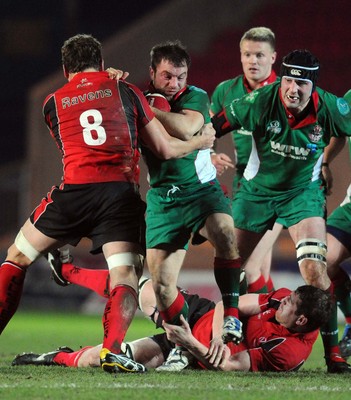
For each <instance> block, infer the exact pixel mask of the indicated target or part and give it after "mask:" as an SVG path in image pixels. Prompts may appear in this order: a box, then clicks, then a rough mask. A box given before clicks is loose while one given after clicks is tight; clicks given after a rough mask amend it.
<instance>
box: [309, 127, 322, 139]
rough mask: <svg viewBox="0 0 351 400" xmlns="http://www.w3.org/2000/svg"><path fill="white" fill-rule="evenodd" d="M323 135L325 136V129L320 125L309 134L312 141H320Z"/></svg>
mask: <svg viewBox="0 0 351 400" xmlns="http://www.w3.org/2000/svg"><path fill="white" fill-rule="evenodd" d="M322 136H323V129H322V127H321V126H320V125H316V126H314V127H313V132H311V133H309V134H308V137H309V139H310V141H311V142H313V143H316V142H319V141H320V140H321V138H322Z"/></svg>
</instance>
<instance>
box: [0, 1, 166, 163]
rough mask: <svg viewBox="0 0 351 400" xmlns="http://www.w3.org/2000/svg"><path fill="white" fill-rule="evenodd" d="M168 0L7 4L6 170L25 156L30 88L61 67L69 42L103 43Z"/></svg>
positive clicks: (2, 116) (0, 69) (1, 31)
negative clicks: (80, 36) (85, 37)
mask: <svg viewBox="0 0 351 400" xmlns="http://www.w3.org/2000/svg"><path fill="white" fill-rule="evenodd" d="M161 3H165V1H162V0H146V1H141V0H118V1H110V2H97V1H91V0H56V1H51V0H16V1H13V0H1V2H0V38H1V39H0V60H1V62H0V76H1V97H0V120H1V146H0V166H1V165H4V164H6V163H8V162H10V161H15V160H21V159H22V158H23V157H24V156H25V151H26V138H25V124H26V106H27V104H26V102H27V91H28V88H29V87H30V86H32V85H34V84H36V83H37V82H39V81H40V80H42V79H43V78H44V77H46V76H47V75H48V74H50V73H52V72H54V71H57V70H58V69H59V68H60V65H61V59H60V48H61V46H62V44H63V41H64V40H65V39H67V38H68V37H70V36H72V35H75V34H77V33H88V34H92V35H94V36H95V37H96V38H97V39H99V40H100V41H103V40H104V39H106V38H107V37H109V36H110V35H111V34H114V33H116V32H118V31H119V30H121V29H123V28H125V27H126V26H127V25H128V24H130V23H131V22H132V21H133V20H135V19H138V18H140V17H141V16H143V15H145V14H146V13H148V12H150V11H151V10H153V9H154V8H155V7H156V6H158V5H160V4H161Z"/></svg>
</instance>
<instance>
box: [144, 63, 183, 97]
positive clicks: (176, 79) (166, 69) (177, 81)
mask: <svg viewBox="0 0 351 400" xmlns="http://www.w3.org/2000/svg"><path fill="white" fill-rule="evenodd" d="M150 76H151V80H152V82H153V84H154V87H155V89H156V90H157V91H158V92H160V93H161V94H163V95H164V96H165V97H166V99H167V100H171V99H172V97H173V96H174V95H175V94H176V93H178V92H179V90H181V89H183V88H184V87H185V85H186V80H187V77H188V67H187V66H186V64H184V66H182V67H175V66H174V65H173V64H172V63H170V62H169V61H167V60H162V61H161V62H160V64H158V65H157V68H156V71H154V70H153V69H152V68H150Z"/></svg>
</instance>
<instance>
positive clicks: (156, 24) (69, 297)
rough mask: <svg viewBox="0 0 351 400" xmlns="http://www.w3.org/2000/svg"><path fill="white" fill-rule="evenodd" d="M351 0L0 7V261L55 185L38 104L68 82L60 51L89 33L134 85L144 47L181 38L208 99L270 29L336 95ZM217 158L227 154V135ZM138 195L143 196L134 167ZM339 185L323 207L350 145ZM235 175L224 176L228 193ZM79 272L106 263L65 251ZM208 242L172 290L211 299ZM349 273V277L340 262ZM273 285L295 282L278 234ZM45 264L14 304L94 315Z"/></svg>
mask: <svg viewBox="0 0 351 400" xmlns="http://www.w3.org/2000/svg"><path fill="white" fill-rule="evenodd" d="M350 12H351V3H350V1H349V0H336V1H333V2H331V1H330V0H319V1H318V2H309V1H306V0H295V1H293V2H291V1H284V0H259V1H258V0H217V1H216V2H212V1H209V0H169V1H165V0H164V1H162V0H148V1H144V2H141V1H140V0H119V1H114V2H111V3H110V4H101V3H97V2H96V1H91V0H56V1H52V0H46V1H45V0H33V1H30V2H28V1H25V0H18V1H16V2H15V3H14V2H13V1H11V0H2V1H1V4H0V32H1V38H2V40H1V41H0V57H1V61H2V62H1V63H0V72H1V76H2V83H1V86H2V95H1V96H0V118H1V123H2V132H1V146H0V199H1V201H0V204H1V207H0V221H1V223H0V256H1V259H4V258H5V256H6V249H7V247H8V246H9V245H10V244H11V243H12V241H13V238H14V236H15V234H16V232H17V230H18V228H19V227H20V226H21V224H22V223H23V222H24V220H25V218H26V217H27V216H28V215H29V213H30V211H31V210H32V209H33V207H34V206H35V205H36V204H37V203H38V201H39V200H40V199H41V197H42V196H43V195H45V194H46V192H47V191H48V190H49V188H50V187H51V185H53V184H56V183H59V181H60V177H61V162H60V158H59V155H58V152H57V149H56V147H55V145H54V143H53V141H52V139H51V138H50V135H49V134H48V132H47V129H46V128H45V126H44V122H43V119H42V115H41V105H42V102H43V100H44V98H45V97H46V95H47V94H48V93H50V92H51V91H53V90H55V89H56V88H57V87H59V86H61V85H62V84H64V83H65V80H64V78H63V75H62V71H61V69H60V61H61V60H60V47H61V45H62V43H63V41H64V40H65V39H66V38H68V37H69V36H71V35H74V34H76V33H82V32H84V33H91V34H93V35H94V36H96V37H97V38H98V39H99V40H101V41H102V43H103V53H104V57H105V66H106V67H108V66H114V67H118V68H121V69H124V70H126V71H129V72H130V77H129V78H128V80H129V81H130V82H133V83H135V84H137V85H138V86H139V87H140V88H141V89H144V88H145V87H146V84H147V82H148V65H149V56H148V55H149V50H150V48H151V47H152V46H153V45H154V44H156V43H158V42H160V41H163V40H166V39H176V38H178V39H180V40H182V42H183V43H184V44H185V45H186V46H187V48H188V51H189V53H190V55H191V57H192V67H191V69H190V74H189V80H188V81H189V83H191V84H194V85H196V86H199V87H202V88H203V89H205V90H206V91H207V92H208V93H209V95H211V93H212V91H213V89H214V87H215V86H216V85H217V84H218V83H219V82H221V81H222V80H224V79H228V78H230V77H233V76H236V75H238V74H240V73H241V64H240V55H239V40H240V38H241V36H242V34H243V32H244V31H246V30H247V29H249V28H251V27H252V26H261V25H263V26H268V27H270V28H271V29H272V30H273V31H274V32H275V34H276V38H277V51H278V60H277V63H276V71H277V72H279V67H278V66H279V65H280V61H281V58H282V57H283V56H284V55H285V54H287V53H288V52H289V51H291V50H293V49H295V48H307V49H309V50H311V51H312V52H313V53H314V54H315V55H317V56H318V58H319V59H320V61H321V77H320V80H319V86H321V87H322V88H324V89H326V90H328V91H330V92H332V93H334V94H336V95H339V96H342V95H343V94H344V93H345V92H346V91H347V90H348V89H350V87H351V85H350V83H349V82H350V79H349V76H350V74H349V73H350V66H349V65H350V61H349V60H350V54H349V46H348V45H349V43H350V42H351V28H350V25H349V15H350ZM217 149H218V151H224V152H226V153H227V154H231V153H232V149H233V146H232V143H231V140H230V138H229V136H228V137H226V138H224V139H221V141H219V143H218V148H217ZM142 170H143V173H142V176H141V190H142V194H143V195H144V194H145V192H146V190H147V184H146V171H145V168H142ZM332 170H333V173H334V179H335V188H334V191H333V194H332V195H331V196H330V198H329V199H328V210H329V211H331V210H332V209H334V208H335V207H336V206H337V205H338V204H339V203H340V202H341V201H342V200H343V198H344V195H345V191H346V188H347V186H348V183H349V182H350V163H349V156H348V152H347V149H346V148H345V149H344V150H343V152H342V153H341V154H340V155H339V157H338V158H337V159H336V160H335V161H334V162H333V165H332ZM232 176H233V175H232V173H229V172H228V173H226V175H224V176H223V177H221V178H220V180H221V182H222V183H224V184H225V185H226V186H227V187H228V188H229V190H230V188H231V181H232ZM73 253H74V256H75V261H76V262H77V264H78V265H80V264H81V265H89V266H91V267H98V268H105V265H104V261H103V259H102V257H100V256H98V257H97V256H95V257H92V256H90V255H89V243H88V242H87V241H84V240H83V241H82V242H81V244H80V245H79V246H78V247H77V248H76V249H74V250H73ZM211 260H212V248H211V246H210V245H209V244H204V245H202V246H200V247H197V248H194V247H191V248H190V251H189V253H188V255H187V258H186V262H185V265H184V267H183V270H182V272H181V279H180V283H181V284H182V285H184V286H186V287H188V288H189V289H190V290H191V291H198V292H200V293H201V294H203V295H206V296H209V297H212V298H214V299H217V298H218V291H217V289H216V286H215V284H214V280H213V274H212V265H211ZM346 267H347V269H348V270H350V268H349V265H348V263H346ZM272 274H273V279H274V280H275V283H276V286H281V285H285V286H288V287H294V286H296V285H297V284H299V283H301V282H302V281H301V278H300V277H299V274H298V268H297V265H296V262H295V250H294V247H293V245H292V242H291V240H290V238H289V236H288V234H287V233H286V232H283V234H282V235H281V237H280V238H279V240H278V242H277V244H276V245H275V247H274V259H273V267H272ZM49 277H50V271H49V269H48V267H47V266H46V264H45V262H43V261H37V262H36V263H35V265H33V266H32V267H31V269H30V270H29V271H28V275H27V280H26V284H25V290H24V297H23V299H22V302H21V306H20V307H21V308H22V309H26V308H36V309H38V308H43V309H60V310H64V309H66V310H81V311H84V312H95V311H99V312H100V308H101V307H102V305H101V301H100V300H99V299H97V298H96V296H94V295H92V294H91V293H89V292H88V291H87V290H84V289H81V288H75V287H67V288H60V287H58V286H57V285H55V284H54V283H53V282H52V281H50V279H49Z"/></svg>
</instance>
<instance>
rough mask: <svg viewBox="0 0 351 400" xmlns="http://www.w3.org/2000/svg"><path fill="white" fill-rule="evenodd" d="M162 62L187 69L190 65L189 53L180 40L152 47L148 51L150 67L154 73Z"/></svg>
mask: <svg viewBox="0 0 351 400" xmlns="http://www.w3.org/2000/svg"><path fill="white" fill-rule="evenodd" d="M162 60H167V61H169V62H170V63H172V64H173V65H174V66H175V67H183V66H184V65H186V66H187V67H188V68H189V67H190V64H191V59H190V56H189V53H188V52H187V51H186V47H185V46H184V45H183V44H182V43H181V42H180V40H174V41H171V40H168V41H166V42H163V43H159V44H157V45H155V46H153V47H152V49H151V51H150V65H151V68H152V69H153V70H154V71H156V68H157V66H158V65H159V64H160V63H161V61H162Z"/></svg>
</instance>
